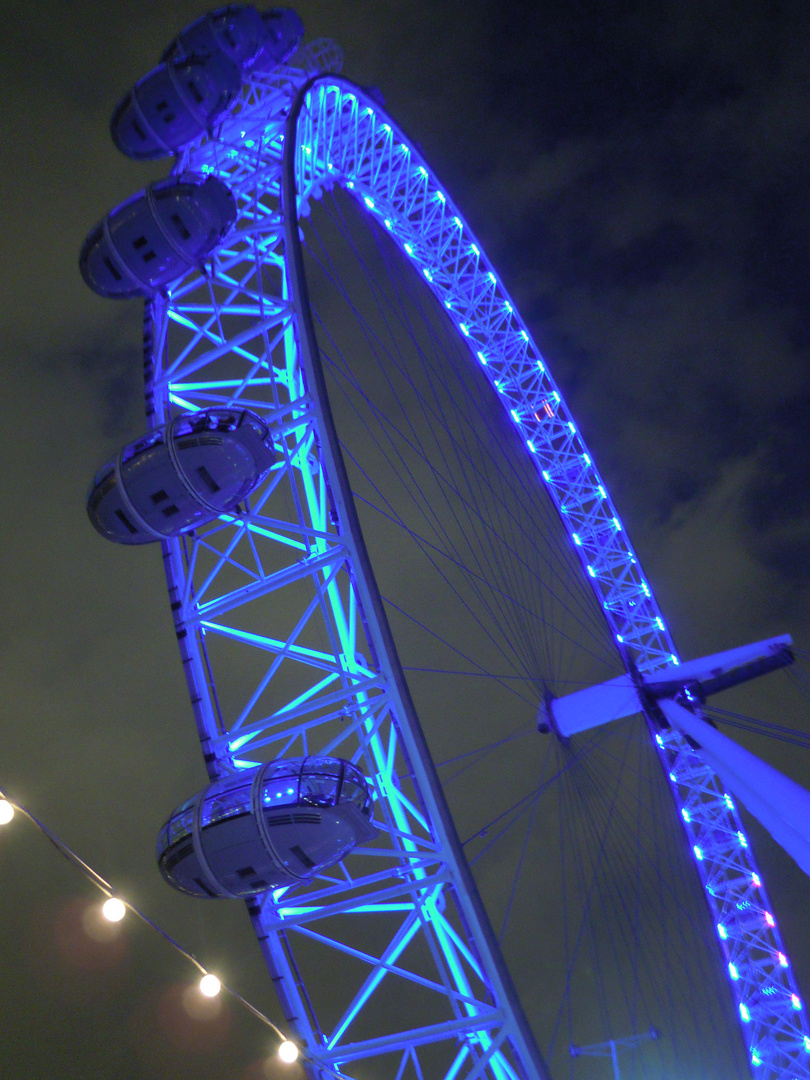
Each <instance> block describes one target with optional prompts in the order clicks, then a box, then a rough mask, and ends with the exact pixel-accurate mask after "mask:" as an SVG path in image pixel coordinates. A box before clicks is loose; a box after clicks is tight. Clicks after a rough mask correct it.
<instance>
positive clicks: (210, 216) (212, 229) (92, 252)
mask: <svg viewBox="0 0 810 1080" xmlns="http://www.w3.org/2000/svg"><path fill="white" fill-rule="evenodd" d="M235 221H236V200H235V199H234V197H233V195H232V194H231V192H230V190H229V189H228V187H227V186H226V185H225V184H223V183H222V181H221V180H218V179H217V178H216V177H215V176H202V175H199V174H197V173H181V174H180V175H179V176H168V177H166V178H165V179H164V180H157V181H155V182H154V183H152V184H150V185H149V187H147V188H146V189H145V190H144V191H139V192H138V193H137V195H133V196H132V197H131V198H129V199H127V200H126V201H125V202H122V203H121V204H120V205H119V206H116V208H115V209H114V210H111V211H110V213H109V214H108V215H107V216H106V218H104V220H103V221H101V222H100V223H99V224H98V225H97V226H96V227H95V228H94V229H93V230H92V232H91V233H90V234H89V236H88V237H87V239H86V240H85V242H84V245H83V246H82V251H81V255H80V256H79V267H80V269H81V272H82V277H83V278H84V280H85V282H86V283H87V284H88V285H89V286H90V288H91V289H93V291H94V292H97V293H99V295H101V296H106V297H110V298H112V299H121V300H125V299H127V298H129V297H132V296H154V295H155V293H157V292H160V290H161V289H163V288H165V287H166V286H167V285H168V284H169V283H170V282H172V281H175V280H176V279H177V278H179V277H182V275H183V274H185V273H186V272H187V271H188V270H190V269H191V268H192V267H193V266H198V265H199V264H200V263H201V262H202V261H203V259H205V258H206V256H207V255H209V254H210V253H211V251H212V250H213V249H214V248H215V247H216V246H217V244H218V243H219V242H220V240H221V239H222V237H223V236H224V235H225V234H226V233H227V232H228V231H229V230H230V228H231V226H232V225H233V223H234V222H235Z"/></svg>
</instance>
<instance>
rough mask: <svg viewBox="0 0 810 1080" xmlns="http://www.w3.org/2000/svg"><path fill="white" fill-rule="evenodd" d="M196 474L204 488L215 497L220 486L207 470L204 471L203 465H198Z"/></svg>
mask: <svg viewBox="0 0 810 1080" xmlns="http://www.w3.org/2000/svg"><path fill="white" fill-rule="evenodd" d="M197 474H198V476H199V477H200V479H201V480H202V482H203V483H204V484H205V486H206V487H207V488H208V490H209V491H210V492H211V494H212V495H216V493H217V492H218V491H219V490H220V485H219V484H218V483H217V482H216V480H215V479H214V478H213V476H212V475H211V473H210V472H209V471H208V469H206V467H205V466H204V465H198V466H197Z"/></svg>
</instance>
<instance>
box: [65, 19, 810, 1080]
mask: <svg viewBox="0 0 810 1080" xmlns="http://www.w3.org/2000/svg"><path fill="white" fill-rule="evenodd" d="M301 32H302V31H301V27H300V23H299V22H298V20H297V17H296V16H295V15H294V14H293V13H292V12H290V11H286V10H283V9H274V10H273V11H271V12H268V13H266V14H265V15H264V16H260V15H259V14H258V13H257V12H256V11H255V10H254V9H253V8H247V7H246V8H227V9H221V10H220V11H217V12H214V13H212V14H211V15H209V16H207V17H204V18H203V19H201V20H199V21H198V22H197V23H194V24H192V26H191V27H189V28H188V29H187V30H186V31H184V32H183V33H182V34H181V35H180V36H179V37H178V38H177V39H176V40H175V42H173V43H172V44H171V45H170V46H169V48H168V49H167V50H166V52H165V54H164V57H163V59H162V61H161V63H160V64H159V65H158V67H157V68H156V69H155V70H154V71H153V72H151V73H149V74H148V75H147V76H145V78H144V79H142V80H141V81H140V82H139V83H138V84H137V86H136V87H135V88H134V90H133V91H132V92H131V93H130V94H128V95H127V96H126V98H124V100H123V101H122V103H121V105H120V106H119V108H118V109H117V110H116V113H115V116H114V118H113V136H114V139H115V141H116V143H117V145H118V146H119V147H120V148H121V149H123V150H124V151H125V152H127V153H129V154H131V155H132V156H134V157H139V158H158V157H165V156H170V155H175V157H176V162H175V165H174V167H173V169H172V172H171V175H170V176H169V177H168V178H166V179H164V180H161V181H157V182H156V183H154V184H152V185H150V186H149V187H148V188H147V189H146V190H145V191H144V192H142V193H140V194H138V195H136V196H134V197H133V198H132V199H130V200H128V201H127V202H126V203H124V204H122V205H121V206H120V207H118V208H116V209H115V210H113V211H112V212H111V213H110V214H109V215H107V217H106V218H105V219H104V220H103V221H102V222H101V224H99V226H97V227H96V228H95V229H94V230H93V231H92V232H91V233H90V235H89V236H88V240H87V242H86V244H85V248H84V250H83V254H82V269H83V273H84V275H85V278H86V280H87V281H88V283H89V284H90V285H91V286H92V287H93V288H95V289H96V290H97V291H98V292H101V293H102V294H103V295H107V296H110V297H121V298H126V297H130V296H138V295H140V296H144V297H145V298H146V317H145V331H144V357H145V387H146V412H147V421H148V428H149V430H148V431H147V432H146V434H145V435H144V436H143V437H142V438H141V439H139V440H137V441H136V442H134V443H132V444H130V445H129V446H127V447H124V448H123V450H122V451H121V452H120V453H119V455H118V456H117V458H116V459H115V460H114V461H112V462H109V463H107V464H106V465H105V466H103V467H102V468H101V469H100V470H99V472H98V474H97V476H96V479H95V481H94V485H93V489H92V491H91V496H90V502H89V506H88V509H89V511H90V515H91V518H92V520H93V522H94V524H95V525H96V527H97V528H98V529H99V531H100V532H102V533H103V534H104V535H106V536H108V537H109V538H111V539H114V540H116V541H118V542H121V543H144V542H149V541H159V542H160V543H161V547H162V552H163V561H164V566H165V570H166V576H167V581H168V588H169V597H170V604H171V610H172V613H173V617H174V621H175V628H176V632H177V638H178V644H179V648H180V654H181V659H182V664H183V669H184V672H185V676H186V679H187V682H188V687H189V692H190V698H191V705H192V709H193V712H194V717H195V720H196V723H197V727H198V731H199V734H200V739H201V744H202V751H203V755H204V760H205V762H206V766H207V768H208V772H209V776H210V779H211V784H210V786H209V787H208V788H206V789H205V791H203V792H200V793H198V794H197V795H195V796H193V797H192V798H190V799H188V800H187V801H186V802H185V803H182V804H181V805H179V806H178V808H177V810H176V811H175V812H173V813H172V814H171V815H170V816H169V818H168V820H167V822H166V824H165V826H164V828H163V830H162V831H161V834H160V839H159V844H158V854H159V862H160V867H161V870H162V872H163V873H164V876H165V877H166V878H167V880H169V881H170V882H171V883H172V884H174V885H175V886H177V887H179V888H181V889H182V890H183V891H185V892H188V893H190V894H194V895H198V896H202V897H208V898H215V897H224V898H232V899H233V898H239V897H241V898H244V899H245V900H246V903H247V908H248V912H249V915H250V918H251V920H252V922H253V926H254V928H255V931H256V935H257V938H258V940H259V944H260V947H261V949H262V952H263V955H264V958H265V960H266V963H267V967H268V970H269V972H270V976H271V978H272V980H273V984H274V986H275V989H276V991H277V993H278V997H279V1001H280V1003H281V1006H282V1008H283V1010H284V1014H285V1017H286V1020H287V1022H288V1024H289V1027H290V1029H291V1032H292V1034H293V1036H294V1038H295V1039H296V1040H297V1042H298V1044H299V1045H300V1048H301V1051H302V1053H303V1060H304V1063H305V1067H306V1069H307V1071H308V1072H309V1074H310V1075H311V1076H312V1077H313V1078H315V1077H317V1078H321V1077H327V1076H348V1077H357V1078H358V1080H359V1078H361V1077H365V1076H375V1077H389V1076H390V1077H391V1078H392V1080H407V1078H411V1077H413V1078H415V1080H420V1078H421V1077H428V1076H430V1077H437V1078H444V1080H456V1078H458V1080H475V1078H478V1077H490V1078H493V1080H511V1078H534V1080H537V1078H546V1077H548V1076H550V1075H554V1076H556V1077H562V1076H571V1077H572V1078H573V1077H577V1076H584V1075H586V1074H585V1073H583V1072H581V1071H578V1070H579V1069H580V1064H579V1059H580V1058H581V1057H583V1056H588V1055H589V1054H590V1055H595V1054H600V1053H601V1052H602V1051H601V1049H600V1048H605V1047H609V1051H610V1053H611V1054H612V1057H613V1062H614V1066H615V1063H616V1054H617V1047H620V1048H621V1047H624V1048H625V1049H626V1051H627V1056H626V1066H625V1065H623V1071H622V1075H623V1076H625V1077H632V1076H642V1075H643V1076H652V1075H658V1073H655V1072H654V1070H655V1069H656V1068H657V1069H658V1070H659V1072H660V1075H662V1076H664V1075H667V1076H674V1075H675V1073H674V1072H673V1071H672V1070H673V1068H674V1067H675V1065H677V1064H678V1063H680V1064H681V1065H682V1066H683V1067H685V1068H686V1069H687V1072H688V1075H689V1076H690V1077H701V1076H702V1077H705V1078H706V1080H719V1078H720V1077H724V1076H730V1075H732V1074H733V1075H745V1074H746V1070H748V1071H750V1072H751V1073H752V1075H755V1076H761V1077H764V1078H768V1080H799V1078H801V1077H805V1078H807V1077H810V1029H809V1028H807V1026H806V1021H805V1018H804V1009H803V1005H802V1001H801V998H800V997H799V994H798V990H797V987H796V986H795V983H794V981H793V977H792V973H791V970H790V966H789V962H788V959H787V954H786V952H785V949H784V947H783V945H782V942H781V939H780V937H779V933H778V929H777V926H776V923H775V919H774V917H773V914H772V913H771V911H770V906H769V903H768V901H767V898H766V894H765V890H764V886H763V882H762V878H761V875H760V873H759V871H758V869H757V867H756V864H755V862H754V861H753V856H752V853H751V850H750V847H749V844H748V839H747V835H746V833H745V830H744V828H743V825H742V823H741V820H740V818H739V814H738V811H737V808H736V806H735V802H734V798H733V797H732V795H731V794H730V793H729V790H728V788H727V786H726V785H724V783H723V782H722V781H721V780H720V779H719V778H718V777H717V776H716V775H715V773H714V772H713V770H712V769H711V768H710V767H709V766H708V765H707V764H706V760H705V757H704V756H702V755H701V754H700V753H699V752H698V750H697V749H696V745H695V744H696V742H697V740H696V739H695V738H694V737H693V736H692V735H690V734H689V732H686V731H684V730H682V729H681V728H680V727H679V726H678V722H677V717H676V716H674V715H673V716H670V712H669V711H668V710H669V709H670V702H671V701H672V702H674V697H675V690H674V689H673V687H674V686H675V685H676V684H678V689H679V690H682V689H683V688H684V685H685V683H686V677H684V678H680V676H678V675H677V672H676V669H677V668H678V667H680V666H681V665H680V661H679V657H678V655H677V652H676V650H675V647H674V645H673V643H672V641H671V639H670V637H669V634H668V632H667V630H666V626H665V623H664V621H663V617H662V615H661V612H660V610H659V608H658V606H657V604H656V602H655V599H654V597H653V596H652V592H651V590H650V587H649V585H648V583H647V581H646V579H645V577H644V574H643V571H642V569H641V567H640V565H639V563H638V560H637V558H636V555H635V553H634V551H633V548H632V546H631V545H630V543H629V541H628V538H627V534H626V531H625V529H624V528H623V526H622V523H621V521H620V519H619V516H618V514H617V513H616V510H615V508H614V506H613V504H612V502H611V500H610V497H609V495H608V493H607V491H606V488H605V486H604V483H603V481H602V479H601V477H600V475H599V472H598V471H597V469H596V467H595V465H594V462H593V458H592V456H591V454H590V453H589V451H588V449H587V448H586V446H585V444H584V442H583V440H582V436H581V434H580V432H579V430H578V428H577V425H576V422H575V420H574V419H573V417H572V416H571V414H570V412H569V410H568V408H567V406H566V404H565V402H564V400H563V398H562V395H561V393H560V391H559V388H558V386H557V384H556V383H555V381H554V380H553V378H552V376H551V374H550V373H549V371H548V368H547V365H546V362H545V360H544V359H543V358H542V356H541V354H540V353H539V351H538V349H537V347H536V345H535V344H534V342H533V340H532V338H531V335H530V333H529V331H528V328H527V327H526V325H525V324H524V322H523V321H522V319H521V318H520V316H519V314H518V312H517V311H516V309H515V307H514V305H513V303H512V301H511V300H510V297H509V295H508V293H507V291H506V290H505V288H504V286H503V284H502V283H501V281H500V279H499V277H498V275H497V272H496V271H495V269H494V267H493V266H492V264H491V263H490V262H489V260H488V259H487V257H486V255H485V253H484V252H483V250H482V247H481V245H480V244H479V243H478V241H477V239H476V237H475V235H474V234H473V233H472V231H471V230H470V228H469V226H468V225H467V224H466V222H465V221H464V219H463V216H462V215H461V213H460V212H459V210H458V209H457V208H456V207H455V205H454V204H453V201H452V198H451V196H450V195H449V193H448V192H447V191H446V190H445V189H444V188H443V186H442V185H441V184H440V182H439V180H438V179H437V178H436V177H435V175H434V174H433V172H432V171H431V169H430V167H429V165H428V163H427V162H426V161H425V160H424V159H423V157H422V155H421V153H420V152H419V150H418V148H417V147H416V145H415V144H414V143H413V142H412V141H411V140H410V139H409V138H408V137H407V135H406V134H405V133H404V132H403V131H402V130H401V128H400V127H399V126H398V125H397V124H396V122H395V120H394V119H393V118H392V117H391V116H389V115H388V113H387V112H386V110H385V108H384V107H383V106H382V105H381V104H380V102H379V100H378V96H379V95H378V94H377V93H376V92H372V91H368V90H365V89H363V88H361V87H359V86H356V85H354V84H353V83H351V82H350V81H349V80H347V79H344V78H342V77H340V75H339V74H338V72H339V70H340V67H341V58H340V52H339V50H338V49H337V47H336V46H334V45H333V44H332V43H329V42H323V41H321V42H314V43H312V44H311V45H309V46H306V47H304V48H302V49H299V51H298V52H294V50H295V48H296V47H297V45H298V42H299V39H300V35H301ZM732 652H733V653H734V655H733V657H732V656H731V654H724V656H723V657H722V658H710V660H711V661H712V662H711V663H709V664H708V666H707V663H706V662H701V663H703V667H702V668H701V667H700V666H698V667H697V668H695V666H694V665H692V666H691V667H690V665H683V667H684V669H688V671H689V675H688V679H689V680H690V683H694V684H696V685H699V686H702V687H703V688H704V689H706V687H707V686H708V683H709V682H710V681H711V680H710V679H709V677H708V675H706V676H705V677H704V672H707V671H709V670H711V671H712V672H715V676H713V677H715V678H716V672H717V670H719V669H720V667H722V666H723V664H725V665H726V668H727V669H728V670H732V669H733V670H734V671H737V670H740V669H741V668H746V665H748V667H750V668H751V669H756V671H757V673H758V672H760V671H763V670H767V669H768V667H769V666H771V667H773V666H778V664H779V663H781V662H782V660H783V659H784V658H785V653H786V646H785V643H784V642H783V641H781V640H780V641H777V642H773V643H766V645H765V647H764V651H763V648H760V649H759V651H757V649H754V651H753V652H750V653H746V652H744V650H742V651H741V650H737V651H736V652H735V651H734V650H732ZM743 654H744V655H743ZM763 657H764V659H763ZM726 668H724V670H726ZM746 670H747V668H746ZM720 681H721V682H722V680H720ZM662 687H663V689H661V688H662ZM603 688H610V689H603ZM714 688H715V689H716V688H719V686H718V687H714ZM617 695H618V696H619V697H621V698H622V701H623V702H624V704H620V703H618V698H617ZM628 701H629V702H630V704H629V705H628V704H627V702H628ZM642 705H643V710H642ZM672 707H673V708H676V707H677V708H682V705H677V706H676V705H675V704H673V705H672ZM642 712H643V713H644V715H641V714H642ZM607 721H611V723H610V724H608V723H606V722H607ZM538 729H539V730H538ZM187 794H190V793H187ZM168 809H169V808H167V810H168ZM679 822H680V823H679ZM158 824H159V822H156V825H158ZM555 860H556V863H557V866H556V869H555V870H554V871H552V863H554V862H555ZM189 902H191V901H189ZM701 995H702V996H701ZM741 1034H742V1037H740V1036H741ZM649 1035H654V1037H653V1038H647V1036H649ZM712 1040H715V1041H716V1042H717V1043H719V1044H722V1047H721V1049H720V1050H717V1051H715V1050H714V1049H713V1048H712V1046H711V1045H710V1043H711V1042H712ZM645 1055H648V1056H646V1057H645ZM667 1070H669V1071H667ZM592 1075H596V1074H592ZM606 1075H607V1074H606Z"/></svg>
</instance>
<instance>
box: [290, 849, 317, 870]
mask: <svg viewBox="0 0 810 1080" xmlns="http://www.w3.org/2000/svg"><path fill="white" fill-rule="evenodd" d="M290 851H291V852H292V853H293V855H297V856H298V858H299V859H300V860H301V862H302V863H303V864H304V866H305V867H306V868H307V870H311V869H312V868H313V866H314V865H315V863H314V862H313V861H312V859H310V857H309V855H307V853H306V852H305V851H304V849H303V848H302V847H301V845H300V844H293V846H292V847H291V848H290Z"/></svg>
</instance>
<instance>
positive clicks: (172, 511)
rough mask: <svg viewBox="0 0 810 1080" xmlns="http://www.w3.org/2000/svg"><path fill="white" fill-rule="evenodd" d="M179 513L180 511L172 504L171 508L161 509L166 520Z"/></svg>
mask: <svg viewBox="0 0 810 1080" xmlns="http://www.w3.org/2000/svg"><path fill="white" fill-rule="evenodd" d="M179 513H180V511H179V509H178V508H177V507H176V506H175V505H174V503H172V504H171V506H164V507H163V516H164V517H167V518H170V517H174V515H175V514H179Z"/></svg>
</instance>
